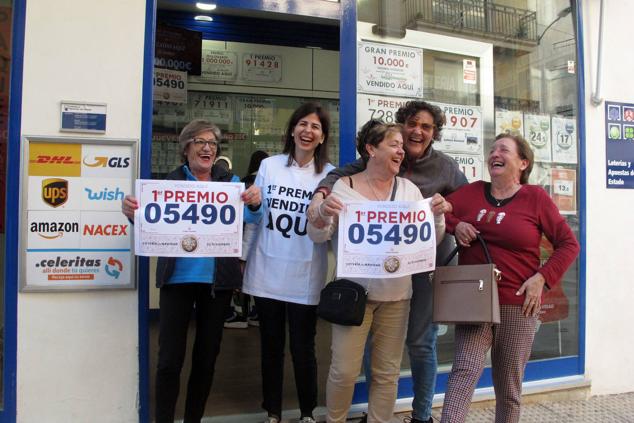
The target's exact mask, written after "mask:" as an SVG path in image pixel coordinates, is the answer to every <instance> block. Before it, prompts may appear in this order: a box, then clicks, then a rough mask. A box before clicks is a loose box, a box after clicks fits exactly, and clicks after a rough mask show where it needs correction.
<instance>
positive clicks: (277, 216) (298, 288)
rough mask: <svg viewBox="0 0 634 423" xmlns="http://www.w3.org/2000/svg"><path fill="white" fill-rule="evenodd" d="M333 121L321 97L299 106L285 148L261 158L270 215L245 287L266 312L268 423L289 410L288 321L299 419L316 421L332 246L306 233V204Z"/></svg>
mask: <svg viewBox="0 0 634 423" xmlns="http://www.w3.org/2000/svg"><path fill="white" fill-rule="evenodd" d="M329 128H330V120H329V118H328V113H327V112H326V110H325V109H323V108H322V107H321V106H320V105H318V104H316V103H306V104H303V105H302V106H300V107H299V108H298V109H297V110H295V112H294V113H293V115H292V116H291V118H290V120H289V122H288V126H287V129H286V133H285V137H284V141H285V145H284V150H283V154H280V155H276V156H273V157H269V158H267V159H265V160H263V161H262V164H261V165H260V169H259V171H258V175H257V177H256V179H255V185H257V186H258V187H260V188H261V189H262V205H263V207H264V209H263V212H264V214H263V218H262V219H263V221H262V222H261V223H260V226H259V228H258V231H257V232H258V233H257V237H256V238H255V244H254V245H253V246H252V247H251V249H250V251H249V256H248V258H247V266H246V269H245V274H244V284H243V288H242V291H243V292H244V293H246V294H250V295H253V297H254V299H255V305H256V307H257V310H258V317H259V319H260V337H261V354H262V357H261V358H262V394H263V401H262V408H264V409H265V410H266V411H267V413H268V418H267V420H266V422H268V423H278V422H279V421H280V420H281V414H282V382H283V370H284V345H285V343H286V322H288V328H289V338H290V350H291V355H292V358H293V368H294V371H295V385H296V389H297V396H298V399H299V407H300V411H301V418H300V422H306V423H310V422H314V419H313V415H312V413H313V409H314V408H315V406H316V405H317V360H316V358H315V332H316V325H317V314H316V309H317V303H318V302H319V293H320V291H321V288H322V287H323V285H324V282H325V278H326V268H327V258H326V245H325V244H321V245H318V244H314V243H313V242H312V241H311V240H310V238H308V236H307V234H306V225H307V220H306V209H307V208H308V205H309V204H310V200H311V198H312V194H313V191H314V189H315V188H316V187H317V184H318V183H319V181H320V180H321V179H322V178H323V177H325V176H326V174H327V173H328V172H329V171H330V170H332V169H333V166H332V165H330V164H329V163H328V155H327V148H326V147H327V144H328V131H329Z"/></svg>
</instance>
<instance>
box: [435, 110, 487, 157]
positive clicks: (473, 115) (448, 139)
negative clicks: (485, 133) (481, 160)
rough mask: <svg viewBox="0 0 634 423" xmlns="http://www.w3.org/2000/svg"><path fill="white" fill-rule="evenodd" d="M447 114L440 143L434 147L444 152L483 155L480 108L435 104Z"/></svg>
mask: <svg viewBox="0 0 634 423" xmlns="http://www.w3.org/2000/svg"><path fill="white" fill-rule="evenodd" d="M435 104H436V106H438V107H440V108H441V109H442V111H443V112H445V117H446V119H447V123H446V124H445V126H444V128H443V130H442V133H441V139H440V142H438V143H435V144H434V147H435V148H438V149H439V150H441V151H444V152H460V153H472V154H474V153H475V154H477V153H482V145H483V143H482V111H481V108H480V107H479V106H461V105H459V104H444V103H435Z"/></svg>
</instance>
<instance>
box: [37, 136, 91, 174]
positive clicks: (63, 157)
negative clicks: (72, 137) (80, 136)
mask: <svg viewBox="0 0 634 423" xmlns="http://www.w3.org/2000/svg"><path fill="white" fill-rule="evenodd" d="M29 176H81V144H48V143H31V144H30V147H29Z"/></svg>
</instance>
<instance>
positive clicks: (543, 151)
mask: <svg viewBox="0 0 634 423" xmlns="http://www.w3.org/2000/svg"><path fill="white" fill-rule="evenodd" d="M524 133H525V134H526V141H528V143H529V144H530V145H531V147H532V148H533V152H534V153H535V161H538V162H549V161H551V154H550V151H551V148H550V116H548V115H532V114H528V113H527V114H525V115H524Z"/></svg>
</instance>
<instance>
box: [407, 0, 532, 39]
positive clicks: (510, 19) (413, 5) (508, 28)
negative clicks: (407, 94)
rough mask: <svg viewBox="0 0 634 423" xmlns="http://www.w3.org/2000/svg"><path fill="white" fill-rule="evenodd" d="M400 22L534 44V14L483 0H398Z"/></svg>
mask: <svg viewBox="0 0 634 423" xmlns="http://www.w3.org/2000/svg"><path fill="white" fill-rule="evenodd" d="M402 2H403V5H404V8H405V11H406V13H405V14H404V16H403V19H402V20H403V24H404V25H405V26H407V27H416V26H418V25H420V24H423V25H425V24H428V25H432V26H436V27H442V28H446V29H451V30H453V31H457V32H470V33H477V34H487V35H489V36H492V37H497V38H504V39H508V40H512V41H528V42H531V43H537V38H538V37H537V14H536V13H535V12H534V11H531V10H525V9H518V8H516V7H510V6H502V5H499V4H495V3H492V2H490V1H487V0H402Z"/></svg>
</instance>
